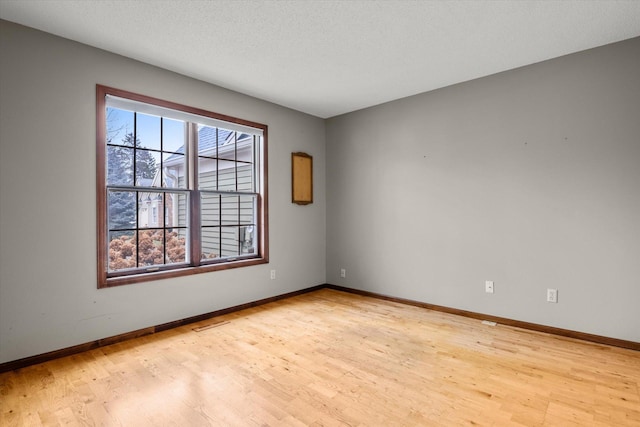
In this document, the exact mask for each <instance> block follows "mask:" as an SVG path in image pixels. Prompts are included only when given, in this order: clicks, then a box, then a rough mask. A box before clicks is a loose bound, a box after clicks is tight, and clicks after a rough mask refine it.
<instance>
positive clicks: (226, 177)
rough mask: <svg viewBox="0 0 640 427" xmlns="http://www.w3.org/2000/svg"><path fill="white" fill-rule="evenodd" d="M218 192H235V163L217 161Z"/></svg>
mask: <svg viewBox="0 0 640 427" xmlns="http://www.w3.org/2000/svg"><path fill="white" fill-rule="evenodd" d="M217 183H218V190H219V191H236V162H229V161H226V160H218V182H217Z"/></svg>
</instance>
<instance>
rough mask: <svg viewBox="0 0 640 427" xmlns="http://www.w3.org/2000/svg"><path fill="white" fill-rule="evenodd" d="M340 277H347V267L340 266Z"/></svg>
mask: <svg viewBox="0 0 640 427" xmlns="http://www.w3.org/2000/svg"><path fill="white" fill-rule="evenodd" d="M340 277H342V278H343V279H344V278H345V277H347V269H346V268H341V269H340Z"/></svg>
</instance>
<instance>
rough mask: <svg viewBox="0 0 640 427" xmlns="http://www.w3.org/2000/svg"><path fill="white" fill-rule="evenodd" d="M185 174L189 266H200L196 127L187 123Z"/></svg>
mask: <svg viewBox="0 0 640 427" xmlns="http://www.w3.org/2000/svg"><path fill="white" fill-rule="evenodd" d="M186 140H187V143H186V150H185V151H186V156H187V174H188V180H189V184H188V185H189V190H190V191H189V240H190V246H189V249H190V257H191V265H193V266H195V267H197V266H199V265H200V258H201V254H202V231H201V229H202V218H201V200H200V199H201V196H200V190H199V188H198V186H199V182H198V125H197V124H196V123H187V129H186Z"/></svg>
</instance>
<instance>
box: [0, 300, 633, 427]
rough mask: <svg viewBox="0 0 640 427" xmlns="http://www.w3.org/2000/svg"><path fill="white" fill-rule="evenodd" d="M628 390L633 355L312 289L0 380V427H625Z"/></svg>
mask: <svg viewBox="0 0 640 427" xmlns="http://www.w3.org/2000/svg"><path fill="white" fill-rule="evenodd" d="M211 325H215V327H210V326H211ZM639 384H640V352H637V351H634V350H629V349H624V348H618V347H610V346H607V345H602V344H594V343H591V342H585V341H579V340H576V339H571V338H564V337H558V336H555V335H550V334H547V333H544V332H535V331H529V330H524V329H519V328H515V327H510V326H504V325H500V324H498V325H496V326H488V325H484V324H482V323H481V322H480V321H479V320H476V319H472V318H467V317H461V316H457V315H453V314H448V313H443V312H438V311H432V310H428V309H425V308H423V307H417V306H411V305H406V304H402V303H400V302H396V301H388V300H380V299H375V298H370V297H367V296H362V295H354V294H349V293H345V292H340V291H336V290H331V289H321V290H318V291H314V292H311V293H306V294H303V295H298V296H294V297H292V298H289V299H286V300H279V301H275V302H271V303H268V304H265V305H261V306H258V307H250V308H247V309H245V310H242V311H238V312H233V313H228V314H225V315H222V316H219V317H216V318H214V319H207V320H202V321H201V322H198V323H194V324H191V325H184V326H180V327H178V328H176V329H171V330H166V331H163V332H159V333H156V334H153V335H145V336H142V337H139V338H136V339H134V340H131V341H126V342H121V343H117V344H112V345H110V346H105V347H100V348H96V349H93V350H89V351H86V352H84V353H80V354H75V355H72V356H68V357H65V358H61V359H56V360H52V361H49V362H46V363H43V364H40V365H33V366H29V367H26V368H23V369H19V370H15V371H9V372H5V373H2V374H0V424H2V425H3V426H5V425H6V426H26V425H28V426H32V425H33V426H38V425H61V424H65V425H108V426H131V425H136V426H156V425H180V426H186V425H188V426H252V425H256V426H390V425H406V426H412V425H415V426H424V425H439V426H447V425H450V426H459V425H463V424H474V425H487V426H488V425H497V426H545V425H548V426H567V425H593V426H638V425H640V393H639V391H638V390H639Z"/></svg>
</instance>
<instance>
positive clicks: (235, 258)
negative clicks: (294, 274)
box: [96, 85, 268, 287]
mask: <svg viewBox="0 0 640 427" xmlns="http://www.w3.org/2000/svg"><path fill="white" fill-rule="evenodd" d="M96 93H97V121H96V123H97V138H96V139H97V191H98V195H97V202H98V287H109V286H116V285H123V284H128V283H136V282H141V281H148V280H154V279H159V278H166V277H175V276H180V275H187V274H195V273H202V272H207V271H214V270H220V269H227V268H234V267H243V266H249V265H255V264H261V263H266V262H268V245H267V236H268V233H267V181H266V166H267V165H266V153H267V151H266V145H267V126H266V125H262V124H258V123H252V122H249V121H246V120H242V119H236V118H233V117H229V116H223V115H220V114H216V113H212V112H209V111H204V110H200V109H197V108H192V107H187V106H184V105H180V104H175V103H172V102H168V101H162V100H158V99H154V98H150V97H147V96H143V95H138V94H133V93H130V92H126V91H122V90H119V89H113V88H109V87H105V86H100V85H98V86H97V90H96Z"/></svg>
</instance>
